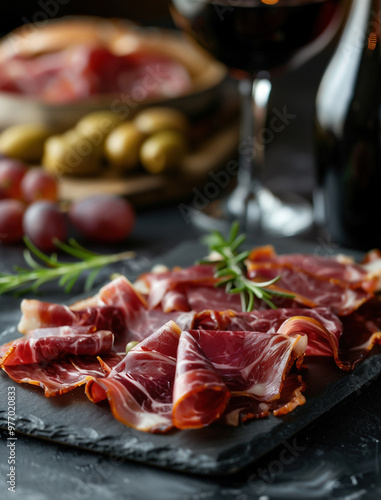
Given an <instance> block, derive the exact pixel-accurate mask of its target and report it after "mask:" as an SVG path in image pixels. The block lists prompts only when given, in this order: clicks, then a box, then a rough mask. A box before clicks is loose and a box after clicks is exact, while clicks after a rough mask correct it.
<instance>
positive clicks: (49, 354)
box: [0, 326, 114, 367]
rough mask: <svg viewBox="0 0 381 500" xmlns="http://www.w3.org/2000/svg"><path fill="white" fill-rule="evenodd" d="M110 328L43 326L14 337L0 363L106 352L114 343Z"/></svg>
mask: <svg viewBox="0 0 381 500" xmlns="http://www.w3.org/2000/svg"><path fill="white" fill-rule="evenodd" d="M113 342H114V336H113V334H112V333H111V332H109V331H105V330H101V331H95V327H77V328H73V327H68V326H63V327H59V328H46V329H45V328H44V329H39V330H35V334H34V332H33V331H32V332H30V333H29V335H28V337H25V338H21V339H17V340H15V341H14V342H12V343H11V344H10V346H9V349H8V351H7V352H6V354H5V355H4V356H3V357H2V359H1V360H0V365H1V367H4V366H11V365H23V364H32V363H38V362H40V361H51V360H54V359H57V358H59V357H62V356H65V355H67V354H74V355H84V354H86V355H90V356H93V355H96V354H101V353H104V352H109V351H110V350H111V348H112V346H113Z"/></svg>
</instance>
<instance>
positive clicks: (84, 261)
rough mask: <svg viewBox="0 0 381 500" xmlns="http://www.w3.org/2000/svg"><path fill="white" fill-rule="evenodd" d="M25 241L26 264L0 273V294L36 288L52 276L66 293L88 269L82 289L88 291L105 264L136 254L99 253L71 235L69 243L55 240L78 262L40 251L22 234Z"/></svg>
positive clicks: (19, 293) (25, 291) (57, 244)
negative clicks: (82, 244) (64, 259)
mask: <svg viewBox="0 0 381 500" xmlns="http://www.w3.org/2000/svg"><path fill="white" fill-rule="evenodd" d="M24 242H25V245H26V247H27V248H26V249H25V250H24V259H25V262H26V263H27V265H28V266H29V268H23V267H18V266H17V267H15V271H16V272H15V273H0V295H2V294H4V293H7V292H11V291H16V292H17V295H21V294H24V293H27V292H31V291H32V292H36V291H37V290H38V288H39V287H40V286H41V285H43V284H44V283H47V282H48V281H54V280H58V284H59V285H60V286H62V287H63V288H64V290H65V292H67V293H69V292H70V291H71V290H72V288H73V286H74V284H75V283H76V281H77V280H78V278H79V277H80V276H81V274H82V273H83V272H84V271H90V272H89V274H88V275H87V277H86V281H85V290H86V291H89V290H90V289H91V287H92V285H93V284H94V281H95V279H96V277H97V275H98V273H99V272H100V270H101V269H102V268H103V267H104V266H107V265H109V264H112V263H114V262H120V261H123V260H126V259H131V258H132V257H134V256H135V253H134V252H122V253H118V254H113V255H101V254H97V253H94V252H91V251H90V250H87V249H86V248H84V247H82V246H81V245H80V244H79V243H77V242H76V241H75V240H74V239H70V240H69V242H68V243H62V242H61V241H59V240H55V241H54V244H55V245H56V247H57V248H58V249H59V250H61V251H63V252H64V253H66V254H68V255H70V256H72V257H75V258H76V259H78V261H77V262H62V261H59V260H58V257H57V254H56V253H53V254H51V255H50V256H49V255H46V254H45V253H43V252H41V250H39V249H38V248H37V247H36V246H35V245H34V244H33V243H32V242H31V241H30V240H29V239H28V238H27V237H24ZM36 258H37V259H39V261H41V263H40V262H38V261H37V260H36Z"/></svg>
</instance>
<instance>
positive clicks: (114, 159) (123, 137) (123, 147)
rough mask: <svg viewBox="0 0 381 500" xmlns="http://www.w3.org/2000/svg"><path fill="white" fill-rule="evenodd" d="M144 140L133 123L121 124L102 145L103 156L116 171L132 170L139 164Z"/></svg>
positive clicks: (143, 136)
mask: <svg viewBox="0 0 381 500" xmlns="http://www.w3.org/2000/svg"><path fill="white" fill-rule="evenodd" d="M144 139H145V135H144V134H143V133H142V132H140V131H139V130H138V129H137V127H136V125H135V124H134V123H132V122H126V123H122V124H121V125H119V126H118V127H116V128H115V129H114V130H113V131H112V132H111V133H110V134H109V136H108V137H107V139H106V142H105V145H104V153H105V156H106V158H107V160H108V161H109V162H110V164H111V165H112V166H113V167H116V168H117V170H119V171H127V170H132V169H134V168H136V167H137V166H138V164H139V151H140V146H141V145H142V143H143V141H144Z"/></svg>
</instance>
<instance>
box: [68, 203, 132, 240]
mask: <svg viewBox="0 0 381 500" xmlns="http://www.w3.org/2000/svg"><path fill="white" fill-rule="evenodd" d="M69 219H70V221H71V223H72V224H73V226H74V227H75V228H76V229H77V230H78V231H79V232H80V233H81V234H82V235H83V236H85V237H87V238H90V239H92V240H95V241H99V242H104V243H106V242H108V243H112V242H114V243H116V242H118V241H123V240H124V239H125V238H127V236H129V234H130V233H131V231H132V229H133V227H134V224H135V211H134V209H133V207H132V205H131V204H130V203H129V202H128V201H127V200H125V199H124V198H121V197H118V196H106V195H99V196H91V197H89V198H85V199H82V200H79V201H77V202H75V203H73V205H72V206H71V208H70V210H69Z"/></svg>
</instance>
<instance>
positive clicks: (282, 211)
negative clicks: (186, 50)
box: [170, 0, 343, 236]
mask: <svg viewBox="0 0 381 500" xmlns="http://www.w3.org/2000/svg"><path fill="white" fill-rule="evenodd" d="M170 10H171V15H172V17H173V20H174V22H175V23H176V24H177V26H178V27H179V28H181V29H182V30H183V31H185V32H186V33H188V34H190V35H191V37H193V39H195V40H196V42H198V43H199V44H200V45H201V46H202V47H203V48H204V49H206V50H207V51H208V52H209V53H211V54H212V55H213V56H215V57H216V58H217V59H218V60H219V61H221V62H223V63H224V64H226V66H227V67H228V68H229V70H230V72H231V74H232V76H233V77H234V78H237V79H238V80H239V87H238V88H239V92H240V96H241V101H242V113H241V132H240V137H241V140H240V144H241V145H242V144H243V143H246V144H247V142H248V139H250V140H251V145H252V148H249V154H248V148H245V151H246V152H245V154H243V153H242V154H240V158H239V173H238V178H237V186H236V187H235V189H234V190H233V191H232V193H231V194H229V195H228V196H226V197H225V198H223V199H219V200H217V201H214V202H211V203H209V204H208V205H207V206H206V208H204V209H203V210H194V211H192V219H193V222H194V223H195V224H196V225H198V226H200V227H203V228H205V229H210V228H216V229H220V230H223V231H225V229H226V227H227V226H228V225H229V226H230V223H231V221H232V220H234V219H238V220H240V222H241V225H242V226H243V227H244V228H245V230H246V231H247V232H251V233H253V232H256V233H259V232H262V233H265V234H269V235H273V236H292V235H295V234H298V233H301V232H303V231H305V230H307V229H308V228H310V227H311V225H312V223H313V214H312V207H311V204H310V203H309V202H308V201H307V200H305V199H304V198H302V197H301V196H299V195H296V194H294V193H285V192H284V193H280V194H277V195H274V194H273V193H272V192H271V191H270V190H269V189H268V188H266V187H265V186H264V184H263V182H262V177H263V171H264V166H265V155H264V150H265V143H266V137H265V132H266V130H267V131H268V129H266V123H267V108H268V102H269V97H270V92H271V78H272V76H273V75H274V74H277V73H278V72H281V71H284V70H289V69H292V68H294V67H297V66H299V65H301V64H303V63H304V62H305V61H306V60H308V59H309V58H311V57H312V56H313V55H315V54H316V53H318V52H319V51H320V50H322V49H323V47H324V46H326V45H327V43H328V42H329V41H330V40H331V39H332V38H333V35H334V34H335V33H336V31H337V29H338V27H339V25H340V20H341V18H342V12H343V2H342V1H341V0H171V6H170ZM276 119H277V120H278V121H277V122H275V121H274V123H273V124H274V128H275V129H276V128H278V129H279V130H280V127H281V126H282V125H283V126H284V124H285V123H287V120H288V117H287V114H286V116H283V117H282V116H278V117H277V118H276V117H273V118H272V120H276ZM282 120H283V124H282ZM241 149H244V148H241Z"/></svg>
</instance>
